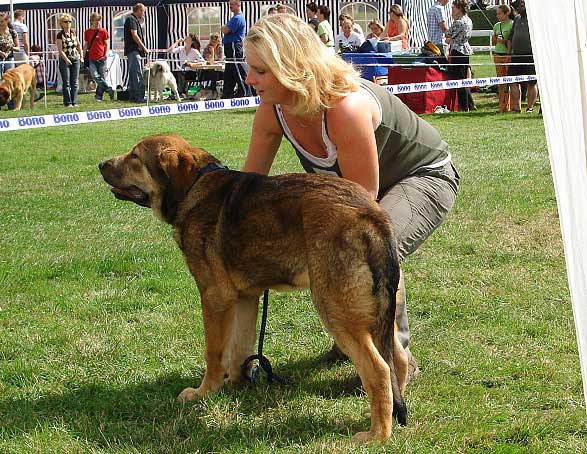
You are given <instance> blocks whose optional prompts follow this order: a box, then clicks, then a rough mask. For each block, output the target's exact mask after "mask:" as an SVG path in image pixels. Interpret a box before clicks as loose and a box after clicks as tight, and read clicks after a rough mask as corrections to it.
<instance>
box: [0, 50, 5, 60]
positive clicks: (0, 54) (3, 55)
mask: <svg viewBox="0 0 587 454" xmlns="http://www.w3.org/2000/svg"><path fill="white" fill-rule="evenodd" d="M0 58H2V59H4V58H6V52H2V51H1V50H0Z"/></svg>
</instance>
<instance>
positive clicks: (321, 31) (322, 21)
mask: <svg viewBox="0 0 587 454" xmlns="http://www.w3.org/2000/svg"><path fill="white" fill-rule="evenodd" d="M317 17H318V22H319V24H318V36H319V37H320V41H322V42H323V43H324V45H325V46H326V47H328V48H329V49H330V50H331V51H332V52H333V53H334V32H333V31H332V25H330V22H328V19H329V18H330V8H329V7H328V6H326V5H320V6H319V7H318V15H317Z"/></svg>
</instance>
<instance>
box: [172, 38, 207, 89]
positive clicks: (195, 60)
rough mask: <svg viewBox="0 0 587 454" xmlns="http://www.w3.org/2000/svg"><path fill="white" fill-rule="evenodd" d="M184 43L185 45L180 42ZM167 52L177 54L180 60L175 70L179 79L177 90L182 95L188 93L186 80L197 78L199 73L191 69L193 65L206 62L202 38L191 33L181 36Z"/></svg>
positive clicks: (176, 77) (174, 73)
mask: <svg viewBox="0 0 587 454" xmlns="http://www.w3.org/2000/svg"><path fill="white" fill-rule="evenodd" d="M182 43H183V46H180V44H182ZM167 52H168V53H170V54H177V57H178V61H177V64H176V69H175V70H174V71H172V72H173V75H174V76H175V79H176V80H177V91H178V93H179V94H180V95H185V94H186V93H185V92H186V81H192V80H197V73H196V72H195V71H191V69H192V67H194V66H196V65H198V64H199V65H203V64H205V63H206V61H205V60H204V57H202V54H201V53H200V40H199V39H198V37H197V36H196V35H194V34H192V33H190V34H189V35H188V36H186V37H185V38H179V39H178V40H177V41H175V42H174V43H173V44H172V45H171V46H169V48H168V49H167Z"/></svg>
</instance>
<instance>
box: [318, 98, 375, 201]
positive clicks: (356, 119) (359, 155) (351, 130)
mask: <svg viewBox="0 0 587 454" xmlns="http://www.w3.org/2000/svg"><path fill="white" fill-rule="evenodd" d="M366 96H369V95H366V94H364V93H361V92H355V93H352V94H350V95H348V96H347V97H346V98H344V99H342V100H341V101H340V102H338V103H337V104H335V106H334V107H332V108H331V109H330V110H328V112H327V119H328V137H330V140H332V142H333V143H334V144H335V145H336V149H337V152H338V166H339V168H340V171H341V172H342V176H343V177H344V178H345V179H347V180H351V181H354V182H355V183H358V184H360V185H361V186H363V187H364V188H365V189H366V190H367V191H368V192H369V193H370V194H371V196H372V197H373V198H374V199H375V198H377V193H378V192H379V157H378V156H377V143H376V141H375V132H374V122H375V124H376V123H377V122H376V120H377V119H374V115H375V116H378V113H377V114H375V113H374V110H376V111H377V112H378V107H377V106H376V105H374V103H375V101H374V100H372V99H368V98H366Z"/></svg>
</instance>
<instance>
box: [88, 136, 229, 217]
mask: <svg viewBox="0 0 587 454" xmlns="http://www.w3.org/2000/svg"><path fill="white" fill-rule="evenodd" d="M213 162H216V163H217V162H218V160H217V159H216V158H214V156H212V155H210V154H209V153H207V152H206V151H204V150H202V149H200V148H194V147H192V146H191V145H190V144H189V143H188V142H186V141H185V140H184V139H183V138H182V137H180V136H177V135H155V136H149V137H145V138H144V139H142V140H141V141H140V142H139V143H137V144H136V145H135V146H134V147H133V149H132V150H131V151H130V152H128V153H125V154H123V155H120V156H116V157H114V158H112V159H109V160H107V161H104V162H101V163H100V165H99V166H98V167H99V169H100V172H101V173H102V176H103V177H104V180H105V181H106V183H108V184H110V185H111V186H112V192H113V193H114V196H115V197H116V198H117V199H120V200H130V201H131V202H135V203H136V204H138V205H141V206H144V207H150V208H151V209H152V210H153V211H154V213H155V215H156V216H157V217H159V218H160V219H161V220H162V221H164V222H168V223H173V221H174V220H175V216H176V214H177V207H178V204H179V203H180V202H181V201H182V200H183V199H184V198H185V196H186V194H187V192H188V191H189V189H190V188H191V187H192V186H193V184H194V182H195V181H196V179H197V178H198V172H199V170H200V169H202V168H203V167H205V166H206V165H208V164H210V163H213Z"/></svg>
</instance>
